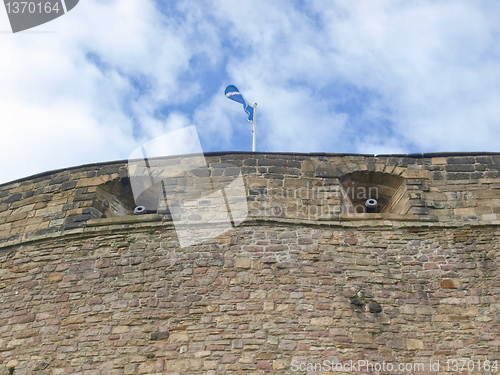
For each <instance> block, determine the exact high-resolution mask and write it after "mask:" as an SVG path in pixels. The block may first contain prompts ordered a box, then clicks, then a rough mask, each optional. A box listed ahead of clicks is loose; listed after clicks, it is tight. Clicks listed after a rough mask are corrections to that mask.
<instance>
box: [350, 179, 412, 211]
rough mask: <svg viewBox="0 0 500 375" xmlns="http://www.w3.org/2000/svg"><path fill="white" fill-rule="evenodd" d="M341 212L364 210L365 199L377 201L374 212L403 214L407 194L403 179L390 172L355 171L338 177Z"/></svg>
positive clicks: (407, 197)
mask: <svg viewBox="0 0 500 375" xmlns="http://www.w3.org/2000/svg"><path fill="white" fill-rule="evenodd" d="M340 192H341V198H342V199H341V201H342V212H343V213H364V212H366V208H365V202H366V200H367V199H375V200H377V202H378V205H377V208H376V211H375V212H379V213H390V214H404V213H406V212H405V211H406V210H407V208H408V206H407V203H408V201H409V194H408V192H407V189H406V184H405V179H404V178H403V177H401V176H396V175H393V174H390V173H383V172H371V171H356V172H352V173H349V174H346V175H344V176H342V177H341V178H340Z"/></svg>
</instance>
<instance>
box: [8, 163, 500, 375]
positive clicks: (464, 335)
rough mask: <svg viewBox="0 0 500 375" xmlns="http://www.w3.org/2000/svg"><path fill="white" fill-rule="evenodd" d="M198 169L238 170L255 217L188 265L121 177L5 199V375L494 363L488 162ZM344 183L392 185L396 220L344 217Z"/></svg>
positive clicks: (77, 176)
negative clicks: (367, 180) (138, 207)
mask: <svg viewBox="0 0 500 375" xmlns="http://www.w3.org/2000/svg"><path fill="white" fill-rule="evenodd" d="M207 159H208V161H209V163H210V165H211V171H212V172H211V173H214V174H217V175H222V176H224V175H225V174H226V173H227V177H230V176H234V174H235V170H234V166H229V165H227V164H223V163H232V164H235V165H236V166H239V167H240V168H241V171H242V172H243V176H244V179H245V183H246V186H247V194H248V205H249V218H248V219H247V220H246V221H245V222H243V223H242V224H241V225H239V226H237V227H235V228H234V229H233V230H232V231H230V232H228V233H226V234H224V235H221V236H218V237H217V238H215V239H211V240H208V241H205V242H203V243H202V244H197V245H194V246H190V247H186V248H181V247H180V246H179V241H178V239H177V236H176V232H175V228H174V224H173V223H172V221H171V218H170V219H169V217H168V215H162V214H149V215H124V213H125V212H126V211H127V209H129V208H130V205H131V204H132V205H133V202H132V203H131V202H130V199H129V198H130V197H128V196H127V189H126V188H123V189H122V187H123V186H125V185H123V184H122V181H123V182H125V180H126V178H127V175H128V173H127V166H126V164H125V163H123V162H117V163H108V164H101V165H93V166H83V167H77V168H73V169H69V170H64V171H56V172H50V173H47V174H44V175H41V176H35V177H31V178H27V179H24V180H20V181H17V182H13V183H10V184H5V185H2V186H0V197H1V198H0V228H1V229H0V233H1V235H0V304H1V306H2V309H1V310H0V375H3V374H14V375H20V374H38V375H40V374H89V375H90V374H92V375H93V374H103V375H104V374H201V373H203V374H210V375H215V374H247V373H248V374H267V373H276V374H293V373H297V374H306V373H310V374H313V373H318V374H321V373H329V372H331V373H339V374H341V373H345V374H348V373H359V372H362V371H361V370H360V371H347V370H345V367H344V370H345V371H329V369H328V368H326V367H325V366H326V365H328V364H331V363H332V361H333V362H337V363H343V364H346V363H350V361H351V360H352V361H355V362H356V363H358V362H357V361H358V360H364V361H368V362H370V363H371V364H372V365H375V364H382V363H383V362H385V363H391V364H393V365H394V366H398V365H399V364H403V365H406V366H412V365H413V366H417V367H418V366H420V364H422V365H423V366H425V371H424V372H421V373H437V372H432V371H430V369H429V365H430V364H431V363H433V364H434V365H436V363H438V361H439V366H440V368H439V370H440V374H452V373H459V371H455V370H453V365H454V362H450V361H453V360H467V361H469V362H466V363H467V364H468V365H469V366H471V363H473V364H474V366H476V369H477V366H478V364H479V363H482V364H483V366H484V363H485V362H484V361H486V360H488V361H491V362H489V363H490V364H491V365H492V364H493V363H494V361H500V349H499V348H500V339H499V332H500V304H499V294H500V276H499V274H498V265H499V263H500V241H499V239H500V228H499V219H498V215H500V212H499V207H500V195H499V192H500V190H499V189H500V175H499V172H498V163H499V159H498V155H474V156H456V155H455V156H453V155H452V156H429V157H422V155H420V157H396V156H387V157H372V156H369V157H367V156H332V155H330V156H328V155H325V156H322V155H300V154H286V155H285V154H261V155H257V157H255V155H253V156H252V155H251V154H227V155H209V156H208V157H207ZM230 168H232V169H230ZM217 169H220V171H219V172H213V171H214V170H217ZM471 169H473V170H471ZM465 170H468V171H465ZM354 171H368V172H374V173H375V172H379V173H383V172H385V173H391V174H392V175H394V176H400V177H402V178H403V179H404V184H405V185H404V188H405V189H406V193H405V194H407V198H408V200H407V202H406V203H405V204H404V207H400V211H397V212H390V213H374V214H361V215H352V214H349V213H343V212H337V211H336V209H335V207H341V206H342V204H343V202H342V197H341V196H340V195H339V194H338V191H340V188H341V180H342V178H343V176H345V175H346V174H349V173H352V172H354ZM377 176H381V175H377ZM200 178H206V176H205V177H204V176H200ZM110 183H111V184H110ZM106 184H108V185H106ZM120 184H121V185H120ZM252 184H253V185H252ZM380 186H381V189H382V188H383V185H380ZM125 187H126V186H125ZM314 187H321V188H322V189H320V190H319V193H318V194H316V193H314V192H315V191H316V190H314ZM119 188H120V189H122V190H120V189H119ZM113 189H114V190H113ZM273 189H275V190H273ZM276 189H277V191H279V192H284V191H291V193H290V194H291V195H283V194H281V195H278V194H274V193H273V192H274V191H276ZM389 190H390V189H389ZM398 191H399V192H401V191H402V190H398ZM299 193H300V194H301V196H299V197H298V196H297V195H298V194H299ZM313 193H314V194H313ZM320 193H321V194H320ZM294 194H295V195H294ZM315 194H316V195H315ZM113 197H114V198H113ZM111 201H113V202H114V203H113V202H111ZM109 202H111V203H112V204H111V205H110V204H109ZM255 202H256V203H255ZM253 204H255V205H256V206H252V205H253ZM277 206H278V207H281V211H280V212H279V213H278V214H276V209H275V208H276V207H277ZM325 206H326V207H333V208H334V210H332V211H329V210H325V208H324V207H325ZM394 206H397V204H394ZM127 207H128V208H127ZM297 207H299V208H300V209H297ZM310 207H316V208H317V210H318V211H314V212H313V210H311V208H310ZM304 208H305V209H304ZM302 209H304V210H303V211H301V210H302ZM320 209H322V210H324V211H320ZM308 210H309V211H308ZM317 212H320V214H318V213H317ZM321 212H327V213H325V214H322V213H321ZM324 361H328V362H324ZM446 361H448V362H446ZM470 361H474V362H470ZM478 361H481V362H478ZM318 363H320V364H322V366H323V367H322V368H321V367H318V365H317V364H318ZM314 364H316V372H314V371H312V370H311V368H310V367H307V366H313V365H314ZM448 365H450V367H447V366H448ZM297 366H299V367H297ZM300 366H302V367H300ZM300 368H302V369H304V371H301V370H300ZM320 369H321V370H322V371H319V370H320ZM295 370H297V371H295ZM307 370H309V372H307ZM394 373H401V372H398V371H397V370H396V371H395V372H394ZM407 373H418V372H417V371H407ZM461 373H487V372H485V371H484V369H483V370H481V371H462V372H461ZM491 373H495V371H493V372H491Z"/></svg>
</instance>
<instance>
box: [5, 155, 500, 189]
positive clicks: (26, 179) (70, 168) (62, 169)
mask: <svg viewBox="0 0 500 375" xmlns="http://www.w3.org/2000/svg"><path fill="white" fill-rule="evenodd" d="M203 155H204V156H222V155H256V156H257V155H291V156H329V157H344V156H361V157H384V158H386V157H397V158H417V159H422V158H435V157H453V156H482V155H500V152H480V151H477V152H476V151H474V152H427V153H413V154H378V155H376V154H359V153H331V152H265V151H257V152H251V151H213V152H205V153H203ZM179 156H186V157H189V156H190V155H189V154H186V155H172V156H170V157H179ZM127 163H128V160H114V161H107V162H99V163H88V164H82V165H78V166H72V167H68V168H59V169H54V170H51V171H45V172H41V173H36V174H34V175H31V176H26V177H22V178H19V179H16V180H12V181H8V182H4V183H1V184H0V187H2V186H4V185H5V186H6V185H10V184H13V183H17V182H23V181H28V180H32V179H35V178H39V177H43V176H48V175H51V174H55V173H58V172H62V171H71V170H74V169H80V168H95V167H100V166H106V165H115V164H123V165H126V164H127Z"/></svg>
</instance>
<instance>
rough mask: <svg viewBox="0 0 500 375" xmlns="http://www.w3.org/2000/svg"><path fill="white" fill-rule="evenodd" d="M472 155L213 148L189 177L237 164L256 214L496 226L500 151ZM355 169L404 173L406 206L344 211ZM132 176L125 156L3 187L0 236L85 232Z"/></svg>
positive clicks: (126, 206) (124, 204) (226, 173)
mask: <svg viewBox="0 0 500 375" xmlns="http://www.w3.org/2000/svg"><path fill="white" fill-rule="evenodd" d="M443 155H445V156H443ZM466 155H469V156H460V155H459V154H427V155H426V154H424V155H422V154H417V155H401V156H395V155H389V156H376V157H375V156H366V155H365V156H363V155H344V156H339V155H335V154H279V153H276V154H272V153H266V154H259V153H226V154H207V155H206V160H207V162H208V164H209V166H210V176H204V175H197V174H196V171H195V172H194V173H193V174H192V175H191V176H189V177H190V179H191V180H190V181H191V182H192V183H193V184H196V183H198V181H204V180H205V179H207V177H209V178H214V177H216V176H222V177H226V178H233V176H235V174H237V173H238V172H239V171H240V170H241V172H242V174H243V178H244V180H245V184H246V188H247V195H248V197H247V199H248V208H249V210H250V217H254V218H258V217H260V218H263V217H265V218H272V217H278V218H285V219H300V220H306V221H310V222H314V221H317V220H327V221H328V220H330V221H345V220H357V219H362V220H369V219H373V220H379V221H380V220H383V219H390V220H393V219H398V220H410V221H411V220H416V221H422V220H426V221H439V222H462V223H468V224H500V216H499V215H500V154H477V155H474V154H466ZM174 159H175V158H174ZM184 159H186V160H189V158H186V157H184V158H183V160H184ZM174 161H176V162H177V163H181V162H182V161H181V159H179V158H177V160H174ZM235 167H238V168H235ZM359 171H366V172H369V173H374V174H375V173H377V174H380V175H382V179H383V177H384V174H385V175H386V176H387V178H388V179H389V178H393V177H401V178H403V179H404V189H405V190H404V195H405V199H406V200H405V205H404V207H399V208H398V210H397V212H392V213H390V212H389V213H379V214H372V215H370V214H368V215H365V216H362V215H361V217H360V215H349V214H348V213H347V212H344V211H343V209H342V207H343V206H344V207H345V206H346V204H345V203H346V202H342V193H341V190H342V182H341V180H343V179H345V178H346V176H347V177H348V176H349V175H350V174H352V173H353V172H359ZM128 174H129V173H128V168H127V163H126V162H115V163H103V164H95V165H87V166H82V167H76V168H72V169H65V170H61V171H54V172H47V173H44V174H42V175H39V176H33V177H30V178H26V179H23V180H19V181H14V182H12V183H8V184H3V185H0V244H1V243H8V244H15V243H20V242H22V241H26V240H31V239H36V238H44V237H45V236H47V235H51V234H52V235H56V236H57V235H59V233H61V232H62V231H65V230H72V229H80V231H81V230H83V229H82V228H84V227H85V222H86V221H88V220H90V219H98V218H103V217H110V214H112V213H113V212H114V213H115V215H111V217H112V216H116V215H118V216H122V217H126V216H127V215H132V211H133V208H134V202H133V196H132V192H131V190H130V181H129V178H128ZM379 187H380V188H383V186H379ZM109 192H111V194H110V193H109ZM352 192H355V189H353V190H352ZM113 194H114V196H115V198H116V199H115V201H116V202H112V201H111V199H110V195H113ZM127 210H128V212H127ZM391 215H406V216H399V217H395V216H391ZM352 216H354V217H352ZM157 219H158V218H157ZM158 220H171V218H169V217H168V215H166V216H165V215H164V216H163V217H162V218H161V219H158ZM77 232H78V231H77Z"/></svg>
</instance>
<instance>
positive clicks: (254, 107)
mask: <svg viewBox="0 0 500 375" xmlns="http://www.w3.org/2000/svg"><path fill="white" fill-rule="evenodd" d="M256 113H257V103H253V130H252V132H253V146H252V151H253V152H255V122H256V117H255V115H256Z"/></svg>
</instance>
